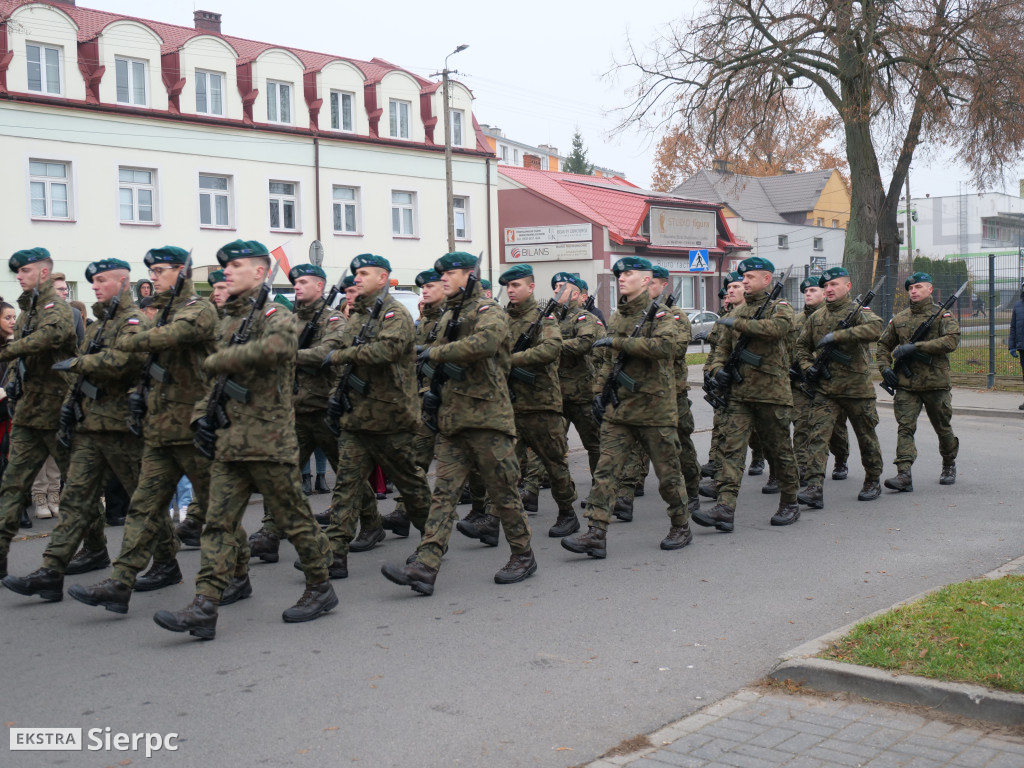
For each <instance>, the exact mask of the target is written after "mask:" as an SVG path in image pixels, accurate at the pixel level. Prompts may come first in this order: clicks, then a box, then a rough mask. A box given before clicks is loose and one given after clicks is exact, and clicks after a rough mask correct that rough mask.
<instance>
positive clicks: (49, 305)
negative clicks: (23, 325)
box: [43, 301, 54, 309]
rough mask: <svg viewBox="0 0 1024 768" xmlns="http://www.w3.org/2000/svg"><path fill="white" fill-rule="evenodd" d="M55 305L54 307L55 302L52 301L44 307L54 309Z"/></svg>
mask: <svg viewBox="0 0 1024 768" xmlns="http://www.w3.org/2000/svg"><path fill="white" fill-rule="evenodd" d="M53 307H54V304H53V302H52V301H51V302H50V303H49V304H47V305H46V306H45V307H43V309H53Z"/></svg>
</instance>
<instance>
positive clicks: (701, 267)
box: [690, 248, 708, 272]
mask: <svg viewBox="0 0 1024 768" xmlns="http://www.w3.org/2000/svg"><path fill="white" fill-rule="evenodd" d="M690 271H691V272H707V271H708V249H707V248H701V249H700V250H697V251H690Z"/></svg>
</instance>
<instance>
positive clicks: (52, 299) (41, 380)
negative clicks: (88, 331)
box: [0, 280, 78, 429]
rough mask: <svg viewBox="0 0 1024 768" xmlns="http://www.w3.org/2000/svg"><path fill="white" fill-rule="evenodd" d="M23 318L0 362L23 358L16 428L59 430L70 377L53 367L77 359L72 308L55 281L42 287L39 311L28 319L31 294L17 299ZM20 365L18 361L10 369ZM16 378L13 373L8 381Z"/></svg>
mask: <svg viewBox="0 0 1024 768" xmlns="http://www.w3.org/2000/svg"><path fill="white" fill-rule="evenodd" d="M18 306H19V307H21V314H19V315H18V321H17V322H16V323H15V324H14V336H13V338H12V339H11V341H10V343H8V344H7V345H6V346H4V347H3V348H2V349H0V360H2V361H6V360H14V359H15V358H21V361H22V362H23V363H24V364H25V378H24V382H25V391H24V393H23V394H22V397H21V399H20V400H19V401H18V404H17V407H16V408H15V411H14V421H13V423H14V425H15V426H22V427H31V428H32V429H57V427H58V425H59V422H60V406H61V404H62V403H63V402H64V398H65V397H66V396H67V394H68V389H69V387H70V384H71V381H72V379H71V377H69V376H63V375H60V374H57V373H54V372H53V369H52V366H53V364H54V363H56V362H59V361H61V360H67V359H68V358H69V357H74V356H75V354H76V352H77V350H78V337H77V336H76V335H75V322H74V318H73V317H72V315H71V306H70V305H69V304H68V303H67V302H66V301H63V300H62V299H60V298H58V297H57V291H56V290H55V289H54V287H53V280H46V281H45V282H43V283H40V285H39V297H38V299H37V300H36V311H35V313H34V316H33V317H29V311H28V310H29V307H30V306H32V292H31V291H25V292H23V293H22V294H21V296H19V297H18ZM28 322H31V325H30V326H29V329H30V331H31V332H30V333H29V335H28V336H25V337H24V338H22V332H23V330H24V328H25V324H26V323H28ZM16 365H18V362H17V361H15V362H13V363H11V366H10V367H12V368H13V367H14V366H16ZM13 376H14V372H13V371H12V372H11V373H10V374H9V376H8V378H9V379H10V378H11V377H13Z"/></svg>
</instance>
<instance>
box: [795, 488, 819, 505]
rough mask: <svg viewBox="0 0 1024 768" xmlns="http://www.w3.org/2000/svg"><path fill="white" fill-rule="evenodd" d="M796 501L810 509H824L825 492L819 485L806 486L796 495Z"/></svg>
mask: <svg viewBox="0 0 1024 768" xmlns="http://www.w3.org/2000/svg"><path fill="white" fill-rule="evenodd" d="M796 500H797V501H799V502H800V503H801V504H806V505H807V506H808V507H811V508H812V509H824V508H825V492H824V491H823V490H822V488H821V486H820V485H808V486H807V487H806V488H804V489H802V490H801V491H800V493H798V494H797V495H796Z"/></svg>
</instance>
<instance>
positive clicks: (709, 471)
mask: <svg viewBox="0 0 1024 768" xmlns="http://www.w3.org/2000/svg"><path fill="white" fill-rule="evenodd" d="M700 476H701V477H714V476H715V462H713V461H709V462H708V463H707V464H701V465H700Z"/></svg>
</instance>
